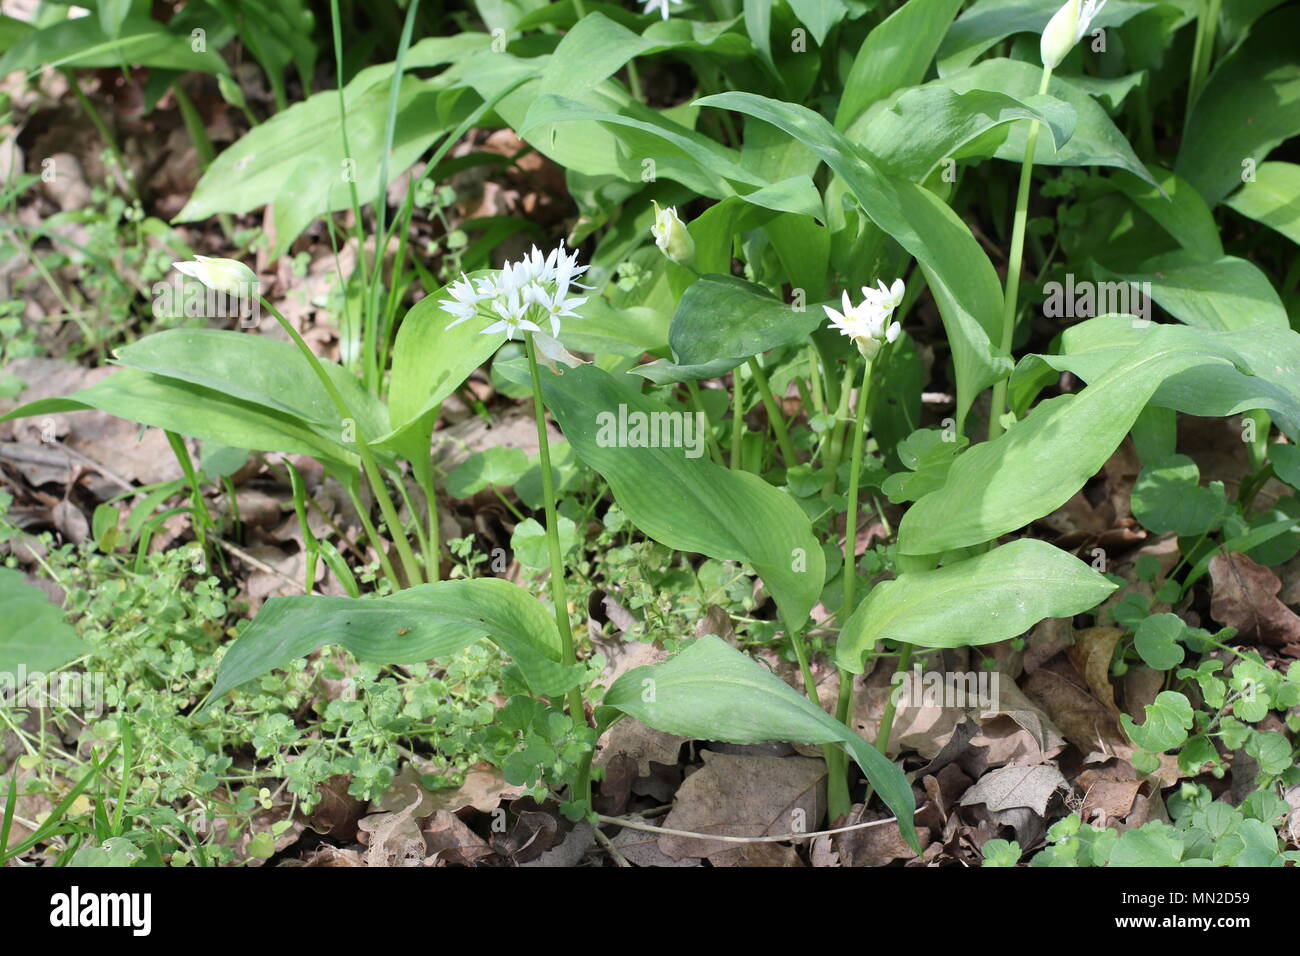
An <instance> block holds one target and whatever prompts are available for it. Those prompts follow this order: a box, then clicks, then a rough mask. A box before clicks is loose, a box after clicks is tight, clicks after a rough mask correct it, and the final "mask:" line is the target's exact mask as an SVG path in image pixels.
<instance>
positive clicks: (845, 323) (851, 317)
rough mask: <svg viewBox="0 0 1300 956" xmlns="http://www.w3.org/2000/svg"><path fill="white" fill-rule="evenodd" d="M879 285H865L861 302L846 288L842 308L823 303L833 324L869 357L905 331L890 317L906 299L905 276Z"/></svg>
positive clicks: (873, 356) (871, 357)
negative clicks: (839, 309)
mask: <svg viewBox="0 0 1300 956" xmlns="http://www.w3.org/2000/svg"><path fill="white" fill-rule="evenodd" d="M878 285H879V288H876V289H873V288H871V287H869V286H864V287H863V289H862V294H863V296H864V298H863V300H862V302H861V303H860V304H858V305H854V304H853V302H852V300H850V299H849V293H848V291H847V290H846V291H845V292H844V294H843V298H842V300H841V308H842V309H843V311H842V312H839V311H836V310H835V309H832V308H831V307H830V306H829V305H824V306H822V308H823V309H824V310H825V312H826V317H827V318H828V319H830V322H831V327H832V328H835V329H838V330H839V332H840V334H841V335H847V336H848V337H849V338H851V339H852V340H853V343H854V344H855V345H857V347H858V351H859V352H861V353H862V355H863V357H864V358H866V359H868V360H871V359H874V358H875V357H876V354H877V353H878V352H879V351H880V346H881V344H882V343H884V342H893V341H895V340H897V338H898V336H899V333H900V332H901V331H902V327H901V326H900V325H899V324H898V323H897V322H890V321H889V320H890V318H891V317H892V316H893V314H894V310H895V309H897V308H898V306H899V304H900V303H901V302H902V301H903V292H904V288H903V280H902V279H895V280H894V284H893V285H891V286H889V287H888V288H886V287H885V284H884V283H883V282H879V283H878Z"/></svg>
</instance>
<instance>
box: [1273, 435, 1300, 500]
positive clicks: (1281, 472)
mask: <svg viewBox="0 0 1300 956" xmlns="http://www.w3.org/2000/svg"><path fill="white" fill-rule="evenodd" d="M1268 460H1269V461H1271V462H1272V463H1273V471H1274V472H1275V473H1276V474H1277V476H1278V477H1279V478H1281V479H1282V480H1283V481H1285V482H1286V483H1287V484H1288V485H1290V486H1291V487H1292V488H1295V489H1296V490H1298V491H1300V447H1297V446H1295V445H1269V446H1268Z"/></svg>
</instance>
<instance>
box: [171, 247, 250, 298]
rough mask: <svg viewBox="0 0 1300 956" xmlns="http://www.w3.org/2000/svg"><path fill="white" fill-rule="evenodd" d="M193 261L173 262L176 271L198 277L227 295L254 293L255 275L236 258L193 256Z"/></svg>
mask: <svg viewBox="0 0 1300 956" xmlns="http://www.w3.org/2000/svg"><path fill="white" fill-rule="evenodd" d="M194 258H195V260H196V261H194V262H173V263H172V265H173V266H174V267H175V268H176V271H177V272H179V273H181V274H182V275H187V276H190V277H191V278H193V279H198V280H199V281H200V282H202V283H203V284H204V285H205V286H207V287H208V288H209V289H213V290H215V291H217V292H225V293H227V294H229V295H256V294H257V275H256V274H255V273H254V272H253V270H252V269H250V268H248V266H246V265H244V264H243V263H242V262H240V261H239V260H238V259H213V258H210V257H208V256H195V257H194Z"/></svg>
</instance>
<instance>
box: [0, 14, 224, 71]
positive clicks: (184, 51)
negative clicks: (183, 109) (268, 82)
mask: <svg viewBox="0 0 1300 956" xmlns="http://www.w3.org/2000/svg"><path fill="white" fill-rule="evenodd" d="M123 63H130V64H132V65H133V66H147V67H153V68H155V69H160V70H202V71H204V72H205V73H229V72H230V70H229V68H228V67H227V66H226V63H225V61H224V60H223V59H222V58H221V57H220V55H218V54H217V52H216V51H215V50H204V51H202V52H198V51H195V50H193V49H191V47H190V38H189V36H188V34H187V35H184V36H178V35H177V34H175V33H171V32H169V31H168V30H167V29H166V28H165V27H164V26H163V25H162V24H161V23H156V22H155V21H153V20H151V19H149V17H147V16H139V15H137V16H130V17H126V18H125V19H124V20H122V21H121V23H120V26H119V30H118V34H117V36H115V37H110V36H109V35H108V34H107V33H105V32H104V28H103V26H102V24H101V22H100V18H99V17H77V18H75V19H71V20H64V21H62V22H60V23H53V24H50V25H49V26H45V27H42V28H41V29H39V30H36V31H35V32H33V33H29V34H27V35H26V36H25V37H24V38H23V39H21V40H19V41H18V43H17V44H15V45H14V47H13V48H12V49H11V50H9V52H7V53H6V54H5V55H4V57H3V58H0V75H6V76H7V75H8V74H10V73H13V72H16V71H18V70H35V69H38V68H41V67H49V68H51V69H53V68H54V67H59V66H66V67H79V68H82V69H85V68H91V67H118V66H120V65H121V64H123Z"/></svg>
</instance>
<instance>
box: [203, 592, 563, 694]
mask: <svg viewBox="0 0 1300 956" xmlns="http://www.w3.org/2000/svg"><path fill="white" fill-rule="evenodd" d="M483 638H486V639H488V640H491V641H492V642H493V643H495V644H497V645H498V646H499V647H500V648H501V649H502V650H503V651H505V652H506V653H507V654H509V655H510V656H511V658H513V659H514V662H515V663H516V664H517V665H519V669H520V671H521V672H522V673H523V675H524V679H525V680H526V681H527V682H528V685H529V686H530V687H531V688H532V689H533V690H534V691H536V692H537V693H541V694H548V695H558V694H562V693H564V692H565V691H566V690H568V689H569V688H570V687H573V686H575V685H576V684H577V682H578V680H579V679H580V673H579V672H578V670H577V669H576V668H569V667H565V666H564V665H563V664H561V663H560V660H561V657H560V637H559V634H558V632H557V631H556V629H555V618H554V616H553V615H552V614H551V613H550V612H549V611H547V609H546V608H545V607H543V606H542V605H541V604H540V603H538V601H537V600H536V599H535V598H533V597H532V596H531V595H530V594H528V592H527V591H524V590H523V589H522V588H519V587H516V586H515V585H513V584H511V583H510V582H508V581H503V580H501V579H500V578H471V579H468V580H461V581H442V582H439V583H437V584H422V585H419V586H418V587H413V588H409V589H407V590H405V591H399V592H398V593H397V594H394V595H392V596H390V597H384V598H335V597H319V596H310V597H308V596H303V597H279V598H272V599H271V600H269V601H267V602H266V604H265V605H264V606H263V608H262V611H261V613H259V614H258V615H257V617H256V618H255V619H254V620H253V623H252V624H250V625H249V626H248V627H247V628H246V629H245V630H244V632H243V633H242V634H240V635H239V637H238V638H236V639H235V642H234V643H233V644H231V645H230V649H229V650H228V651H227V652H226V656H225V657H224V658H222V661H221V666H220V668H219V669H218V670H217V679H216V681H215V682H214V683H213V686H212V692H211V693H210V694H209V695H208V699H207V700H208V701H209V702H210V701H213V700H215V699H216V698H218V697H220V696H221V695H222V694H225V693H226V692H227V691H230V690H233V689H234V688H236V687H239V686H240V685H241V684H245V683H247V682H248V681H250V680H254V679H256V678H258V677H260V676H262V675H263V674H266V673H269V672H270V671H273V670H275V669H277V668H280V667H284V666H285V665H286V664H288V663H289V662H291V661H294V660H296V659H298V658H300V657H305V656H307V655H308V654H310V653H311V652H312V651H314V650H316V649H317V648H318V647H323V646H324V645H326V644H338V645H341V646H342V647H345V648H347V649H348V650H349V651H351V652H352V653H353V654H354V655H356V657H357V658H358V659H359V660H363V661H373V662H375V663H379V664H413V663H416V662H419V661H427V660H433V659H437V658H442V657H447V656H448V655H451V654H455V653H456V652H457V651H459V650H461V649H462V648H465V647H468V646H469V645H470V644H472V643H474V642H475V641H478V640H481V639H483ZM206 705H207V703H206V702H205V705H204V706H206Z"/></svg>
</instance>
